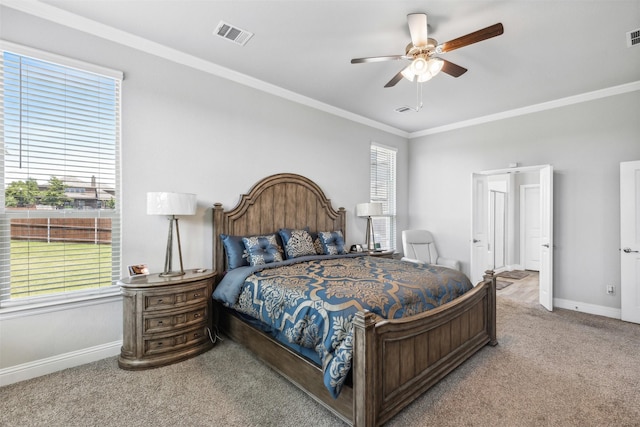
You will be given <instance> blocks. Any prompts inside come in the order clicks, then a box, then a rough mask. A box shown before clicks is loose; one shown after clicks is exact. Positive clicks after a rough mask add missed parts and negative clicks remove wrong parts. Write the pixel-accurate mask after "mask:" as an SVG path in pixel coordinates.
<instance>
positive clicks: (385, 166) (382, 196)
mask: <svg viewBox="0 0 640 427" xmlns="http://www.w3.org/2000/svg"><path fill="white" fill-rule="evenodd" d="M396 151H397V150H396V149H395V148H390V147H385V146H382V145H378V144H371V201H372V202H382V212H383V214H384V215H383V216H380V217H375V218H372V219H373V231H374V235H375V239H376V243H380V247H381V248H382V249H390V250H395V249H396Z"/></svg>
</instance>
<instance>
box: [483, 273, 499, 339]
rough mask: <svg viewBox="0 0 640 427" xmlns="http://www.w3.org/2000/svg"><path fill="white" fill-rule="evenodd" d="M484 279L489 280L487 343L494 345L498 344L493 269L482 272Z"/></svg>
mask: <svg viewBox="0 0 640 427" xmlns="http://www.w3.org/2000/svg"><path fill="white" fill-rule="evenodd" d="M483 278H484V280H487V281H490V282H491V286H490V287H489V307H488V309H489V315H488V321H489V338H490V339H491V341H489V344H490V345H492V346H496V345H498V337H497V331H496V320H497V318H496V304H497V301H496V276H495V275H494V271H493V270H487V271H485V272H484V276H483Z"/></svg>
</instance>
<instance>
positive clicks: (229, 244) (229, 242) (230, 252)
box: [220, 234, 249, 270]
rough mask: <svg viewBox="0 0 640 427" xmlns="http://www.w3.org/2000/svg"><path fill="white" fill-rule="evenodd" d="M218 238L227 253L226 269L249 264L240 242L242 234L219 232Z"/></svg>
mask: <svg viewBox="0 0 640 427" xmlns="http://www.w3.org/2000/svg"><path fill="white" fill-rule="evenodd" d="M220 239H221V240H222V244H223V245H224V251H225V253H226V254H227V269H229V270H233V269H234V268H238V267H244V266H246V265H249V259H248V255H247V252H246V250H245V248H244V244H243V243H242V236H228V235H226V234H221V235H220Z"/></svg>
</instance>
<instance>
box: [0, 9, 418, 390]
mask: <svg viewBox="0 0 640 427" xmlns="http://www.w3.org/2000/svg"><path fill="white" fill-rule="evenodd" d="M0 28H1V31H0V38H3V39H5V40H8V41H11V42H14V43H20V44H24V45H27V46H31V47H34V48H37V49H42V50H46V51H50V52H53V53H57V54H61V55H65V56H69V57H72V58H76V59H80V60H84V61H87V62H91V63H96V64H99V65H102V66H106V67H109V68H114V69H118V70H121V71H123V72H124V74H125V80H124V82H123V104H122V116H123V118H122V177H123V184H122V195H123V199H122V206H123V210H122V218H123V228H122V230H123V231H122V234H123V239H122V242H123V250H122V266H123V270H122V274H123V275H125V274H126V271H125V269H126V266H127V265H129V264H134V263H142V262H146V263H147V264H148V265H149V268H150V270H152V271H160V270H162V267H163V264H164V253H165V245H166V238H167V221H166V219H164V218H162V217H150V216H147V215H146V213H145V209H146V207H145V206H146V199H145V197H146V192H148V191H178V192H192V193H196V194H197V195H198V212H197V214H196V215H195V216H194V217H184V218H182V219H181V220H180V234H181V240H182V242H183V258H184V264H185V268H191V267H211V265H212V262H211V258H212V228H211V225H210V223H211V206H212V205H213V203H215V202H221V203H222V204H223V205H224V207H225V208H227V209H230V208H232V207H233V206H235V204H236V203H237V201H238V197H239V195H240V193H244V192H247V191H248V190H249V189H250V187H251V186H252V185H253V184H254V183H255V182H256V181H258V180H259V179H261V178H263V177H265V176H267V175H270V174H274V173H280V172H293V173H298V174H302V175H305V176H307V177H309V178H310V179H312V180H314V181H315V182H317V183H318V185H319V186H320V187H321V188H322V189H323V190H324V191H325V193H326V194H327V196H328V197H329V198H330V199H331V200H332V202H333V204H334V206H338V207H340V206H342V207H344V208H346V209H347V211H348V215H347V226H348V228H347V233H348V235H347V241H348V243H350V242H360V241H362V238H363V236H364V232H365V225H366V223H365V221H364V220H362V219H360V218H357V217H354V215H353V211H354V209H355V205H356V203H359V202H363V201H367V200H368V198H369V158H370V156H369V145H370V143H371V141H376V142H379V143H383V144H385V145H389V146H394V147H397V148H398V155H397V162H398V197H397V200H398V211H399V212H400V214H399V217H398V227H399V229H403V228H406V224H407V218H406V215H405V214H404V212H406V210H407V209H406V207H407V187H408V185H407V179H408V175H407V167H406V165H407V162H408V157H407V154H408V153H407V151H408V149H407V140H406V139H405V138H402V137H398V136H396V135H392V134H389V133H386V132H383V131H380V130H377V129H373V128H370V127H367V126H364V125H361V124H357V123H354V122H352V121H348V120H345V119H342V118H340V117H337V116H334V115H331V114H327V113H324V112H320V111H318V110H315V109H312V108H309V107H305V106H302V105H299V104H296V103H293V102H290V101H287V100H284V99H282V98H279V97H276V96H273V95H269V94H266V93H264V92H261V91H258V90H255V89H251V88H247V87H244V86H241V85H239V84H236V83H232V82H229V81H228V80H224V79H221V78H218V77H215V76H213V75H210V74H206V73H204V72H201V71H196V70H193V69H191V68H187V67H185V66H182V65H178V64H176V63H173V62H170V61H167V60H164V59H160V58H157V57H154V56H151V55H148V54H145V53H143V52H140V51H135V50H132V49H130V48H125V47H122V46H120V45H117V44H114V43H111V42H107V41H104V40H101V39H98V38H96V37H93V36H90V35H86V34H83V33H80V32H77V31H74V30H70V29H68V28H66V27H62V26H59V25H56V24H53V23H50V22H47V21H44V20H41V19H37V18H33V17H31V16H28V15H25V14H22V13H19V12H16V11H14V10H11V9H7V8H2V7H0ZM121 339H122V306H121V302H120V301H115V302H114V301H113V299H109V300H108V301H105V302H104V303H103V304H100V303H96V304H93V305H91V306H80V307H75V308H69V307H67V308H65V309H64V310H62V311H60V310H55V311H48V310H45V311H44V312H43V311H40V312H37V313H34V312H24V313H22V314H16V313H12V314H11V315H10V316H8V315H6V314H5V315H3V314H2V312H0V340H1V345H0V384H2V380H3V378H4V379H5V382H8V381H13V380H17V379H25V378H26V377H28V376H29V373H30V372H35V369H33V368H34V366H36V365H42V364H43V363H44V364H49V365H50V366H51V369H52V370H53V369H55V368H56V367H59V366H62V365H61V364H60V363H59V359H60V355H65V359H69V358H73V357H74V355H79V354H84V353H86V352H87V347H91V349H95V351H94V352H93V353H94V354H95V357H98V358H99V357H104V352H105V349H104V345H107V346H108V347H109V349H108V351H110V352H111V353H112V354H118V352H119V345H118V341H119V340H121ZM114 343H115V344H114ZM90 352H91V351H90ZM88 358H90V356H86V357H84V358H78V359H77V360H79V361H87V359H88ZM43 361H44V362H43ZM64 367H66V366H64ZM38 372H40V371H38Z"/></svg>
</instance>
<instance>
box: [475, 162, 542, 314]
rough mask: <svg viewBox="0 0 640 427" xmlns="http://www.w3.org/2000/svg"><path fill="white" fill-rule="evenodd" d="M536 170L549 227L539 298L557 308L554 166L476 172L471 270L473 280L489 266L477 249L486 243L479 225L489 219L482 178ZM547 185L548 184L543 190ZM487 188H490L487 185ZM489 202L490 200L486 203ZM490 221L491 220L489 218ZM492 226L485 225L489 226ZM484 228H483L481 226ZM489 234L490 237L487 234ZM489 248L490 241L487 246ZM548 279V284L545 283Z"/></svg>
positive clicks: (540, 275)
mask: <svg viewBox="0 0 640 427" xmlns="http://www.w3.org/2000/svg"><path fill="white" fill-rule="evenodd" d="M527 172H534V173H536V172H537V173H539V174H540V198H541V200H540V202H541V203H540V205H541V217H540V221H541V223H542V225H543V227H544V228H546V232H543V231H541V237H542V238H541V245H542V246H541V247H544V248H543V249H544V250H542V252H543V253H542V255H541V258H542V257H545V261H546V262H543V260H542V259H541V265H540V274H539V277H540V280H541V282H540V285H541V286H540V293H539V301H540V304H541V305H542V306H544V307H545V308H546V309H547V310H549V311H552V310H553V167H552V166H551V165H536V166H523V167H515V168H507V169H495V170H487V171H481V172H475V173H473V174H472V178H473V186H472V191H471V193H472V195H471V197H472V201H471V209H472V212H471V224H472V227H471V242H472V243H471V265H470V271H471V274H472V277H471V279H472V281H473V280H474V277H473V275H474V274H477V272H478V271H482V270H483V269H484V267H483V265H484V266H486V265H487V264H486V257H485V258H484V260H483V257H482V256H480V255H479V254H478V253H477V252H478V249H479V248H480V247H482V245H478V243H477V242H476V240H477V231H476V228H477V227H478V224H479V222H480V221H485V219H484V218H487V216H488V215H487V213H486V212H483V211H482V210H483V209H484V208H483V205H484V207H486V204H483V203H482V202H481V201H479V200H481V199H483V198H484V196H483V194H480V191H481V187H483V186H482V185H480V186H478V185H477V183H478V181H479V180H481V177H484V178H485V179H486V178H487V177H489V176H491V175H502V174H513V173H527ZM543 187H546V188H545V189H544V191H543ZM485 188H486V187H485ZM486 191H487V194H486V198H487V199H488V197H489V195H488V189H487V190H486ZM543 198H545V200H544V201H543V200H542V199H543ZM486 203H488V202H486ZM486 221H488V219H486ZM486 227H488V226H485V229H486ZM481 228H482V227H481ZM485 237H486V236H485ZM484 247H485V248H486V244H485V245H484ZM479 261H480V262H484V264H483V265H477V263H478V262H479ZM543 281H544V283H543Z"/></svg>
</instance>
